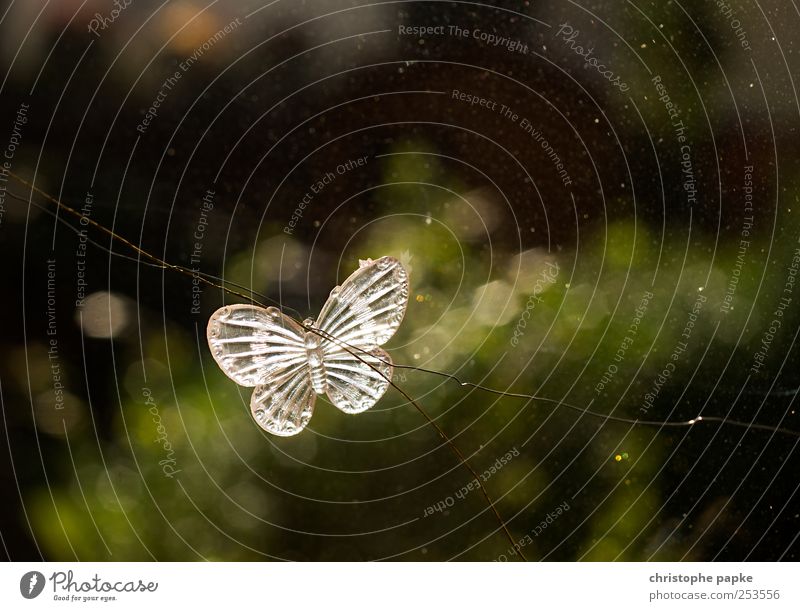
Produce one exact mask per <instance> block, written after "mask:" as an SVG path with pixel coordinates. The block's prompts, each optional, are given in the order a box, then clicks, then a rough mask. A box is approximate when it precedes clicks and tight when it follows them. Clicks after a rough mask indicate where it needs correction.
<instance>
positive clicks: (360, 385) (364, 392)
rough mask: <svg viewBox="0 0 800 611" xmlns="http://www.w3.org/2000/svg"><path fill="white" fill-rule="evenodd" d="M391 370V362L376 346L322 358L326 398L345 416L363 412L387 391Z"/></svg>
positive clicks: (333, 353)
mask: <svg viewBox="0 0 800 611" xmlns="http://www.w3.org/2000/svg"><path fill="white" fill-rule="evenodd" d="M351 352H352V354H351ZM356 355H357V356H358V358H356ZM393 369H394V368H393V367H392V358H391V357H390V356H389V354H388V353H387V352H386V351H385V350H383V349H381V348H378V347H377V346H375V347H374V348H372V349H370V350H363V351H362V350H352V349H351V350H350V352H346V351H341V352H332V353H331V354H329V355H325V373H326V375H327V382H328V390H327V395H328V398H329V399H330V400H331V402H332V403H333V404H334V405H335V406H336V407H338V408H339V409H340V410H342V411H343V412H345V413H347V414H358V413H360V412H363V411H364V410H367V409H369V408H370V407H372V406H373V405H375V403H377V402H378V399H380V398H381V397H382V396H383V393H385V392H386V389H387V388H389V380H391V379H392V371H393Z"/></svg>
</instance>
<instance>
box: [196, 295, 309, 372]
mask: <svg viewBox="0 0 800 611" xmlns="http://www.w3.org/2000/svg"><path fill="white" fill-rule="evenodd" d="M206 335H207V338H208V345H209V348H211V354H212V356H213V357H214V360H215V361H216V362H217V364H218V365H219V366H220V368H221V369H222V371H224V372H225V375H227V376H228V377H229V378H231V379H232V380H233V381H234V382H236V383H237V384H240V385H242V386H258V385H259V384H267V383H269V382H270V381H272V380H276V379H277V378H278V377H281V376H282V374H283V373H285V372H287V371H292V370H293V369H294V368H296V367H302V366H305V365H306V360H307V359H306V350H305V347H304V344H303V335H304V331H303V328H302V327H301V326H300V325H298V324H297V323H296V322H294V321H293V320H292V319H291V318H289V317H288V316H284V315H283V314H282V313H281V311H280V310H278V309H277V308H266V309H265V308H260V307H257V306H251V305H245V304H237V305H230V306H225V307H223V308H220V309H219V310H217V311H216V312H214V314H212V315H211V318H210V319H209V321H208V329H207V331H206Z"/></svg>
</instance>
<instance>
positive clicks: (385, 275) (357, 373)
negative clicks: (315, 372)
mask: <svg viewBox="0 0 800 611" xmlns="http://www.w3.org/2000/svg"><path fill="white" fill-rule="evenodd" d="M407 304H408V274H407V273H406V270H405V269H404V268H403V266H402V265H401V263H400V261H398V260H397V259H395V258H393V257H381V258H380V259H378V260H376V261H371V260H367V261H362V262H361V266H360V267H359V269H357V270H356V271H355V272H354V273H353V274H351V275H350V277H348V278H347V280H345V281H344V282H343V283H342V285H341V286H340V287H337V288H335V289H334V290H333V291H331V296H330V298H329V299H328V301H327V302H326V303H325V306H324V307H323V308H322V312H321V313H320V315H319V318H318V319H317V322H316V325H315V326H316V327H317V328H318V329H319V330H320V332H321V335H322V337H323V339H324V343H323V349H324V353H325V356H324V365H325V372H326V376H327V383H328V389H327V394H328V398H329V399H330V400H331V401H332V402H333V404H334V405H336V406H337V407H338V408H339V409H341V410H342V411H344V412H347V413H358V412H362V411H364V410H366V409H369V408H370V407H372V406H373V405H374V404H375V403H376V402H377V401H378V399H380V398H381V396H382V395H383V393H384V392H386V389H387V388H388V387H389V380H390V379H391V376H392V370H393V368H392V364H391V363H392V361H391V358H390V357H389V355H388V354H387V353H386V352H385V351H384V350H381V349H380V348H378V346H380V345H382V344H384V343H385V342H386V341H388V340H389V338H390V337H392V335H394V333H395V331H396V330H397V328H398V327H399V326H400V323H401V322H402V320H403V316H404V315H405V311H406V305H407Z"/></svg>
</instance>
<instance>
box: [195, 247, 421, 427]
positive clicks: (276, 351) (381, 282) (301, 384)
mask: <svg viewBox="0 0 800 611" xmlns="http://www.w3.org/2000/svg"><path fill="white" fill-rule="evenodd" d="M407 304H408V273H407V272H406V270H405V268H404V267H403V265H402V264H401V263H400V261H398V260H397V259H395V258H393V257H381V258H380V259H377V260H374V261H373V260H372V259H367V260H366V261H359V268H358V269H357V270H356V271H355V272H353V273H352V274H351V275H350V276H349V277H348V278H347V279H346V280H345V281H344V282H343V283H342V284H341V286H337V287H335V288H334V289H333V290H332V291H331V294H330V297H329V298H328V301H327V302H326V303H325V305H324V306H323V308H322V311H321V312H320V314H319V316H318V317H317V320H316V321H313V320H311V319H306V320H305V321H303V325H305V327H306V328H304V327H303V326H302V325H299V324H298V323H297V322H295V321H294V320H293V319H292V318H290V317H288V316H286V315H285V314H283V313H282V312H281V311H280V310H279V309H278V308H275V307H269V308H262V307H259V306H254V305H247V304H235V305H229V306H224V307H222V308H220V309H218V310H217V311H216V312H214V314H212V315H211V318H210V319H209V321H208V329H207V337H208V345H209V348H210V349H211V354H212V356H213V357H214V360H215V361H216V362H217V364H218V365H219V366H220V368H221V369H222V371H223V372H224V373H225V374H226V375H227V376H228V377H229V378H231V379H232V380H233V381H234V382H236V383H237V384H239V385H241V386H247V387H254V389H253V394H252V397H251V399H250V411H251V413H252V415H253V418H255V421H256V422H257V423H258V425H259V426H260V427H261V428H263V429H264V430H265V431H267V432H269V433H272V434H273V435H280V436H282V437H288V436H291V435H296V434H298V433H299V432H300V431H302V430H303V429H304V428H305V426H306V425H307V424H308V421H309V420H310V419H311V415H312V413H313V411H314V403H315V402H316V397H317V395H321V394H327V396H328V399H329V400H330V401H331V403H333V404H334V405H335V406H336V407H338V408H339V409H340V410H342V411H343V412H345V413H347V414H358V413H360V412H363V411H365V410H367V409H369V408H370V407H372V406H373V405H375V403H377V401H378V400H379V399H380V398H381V397H382V396H383V394H384V393H385V392H386V389H387V388H388V387H389V383H390V381H391V379H392V372H393V367H392V359H391V357H390V356H389V354H388V353H387V352H386V351H385V350H383V349H382V348H380V346H382V345H383V344H385V343H386V342H387V341H388V340H389V339H390V338H391V337H392V336H393V335H394V333H395V331H397V328H398V327H399V326H400V323H401V322H402V320H403V316H404V315H405V311H406V306H407ZM308 329H311V330H308Z"/></svg>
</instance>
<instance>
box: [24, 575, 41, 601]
mask: <svg viewBox="0 0 800 611" xmlns="http://www.w3.org/2000/svg"><path fill="white" fill-rule="evenodd" d="M42 590H44V575H42V574H41V573H40V572H39V571H29V572H27V573H25V574H24V575H23V576H22V579H20V580H19V593H20V594H22V596H24V597H25V598H36V597H37V596H39V594H41V593H42Z"/></svg>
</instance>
